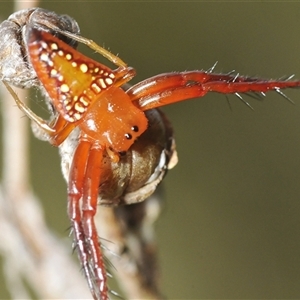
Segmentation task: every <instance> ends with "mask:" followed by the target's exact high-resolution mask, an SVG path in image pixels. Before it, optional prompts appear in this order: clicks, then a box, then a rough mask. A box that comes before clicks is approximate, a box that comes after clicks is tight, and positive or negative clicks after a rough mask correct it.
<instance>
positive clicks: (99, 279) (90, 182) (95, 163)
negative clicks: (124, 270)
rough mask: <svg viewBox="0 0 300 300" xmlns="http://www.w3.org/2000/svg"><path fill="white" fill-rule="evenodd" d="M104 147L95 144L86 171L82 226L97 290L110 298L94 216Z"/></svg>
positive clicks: (105, 297)
mask: <svg viewBox="0 0 300 300" xmlns="http://www.w3.org/2000/svg"><path fill="white" fill-rule="evenodd" d="M102 157H103V148H102V147H101V146H99V145H93V146H92V148H91V150H90V153H89V157H88V161H87V165H86V171H85V178H84V184H83V198H82V227H83V232H84V236H85V241H86V247H87V250H88V252H89V255H90V258H91V261H92V266H91V268H92V269H93V270H92V271H93V274H94V282H95V287H96V291H99V292H100V296H101V299H102V300H106V299H108V288H107V284H106V281H107V279H106V277H107V275H106V269H105V265H104V260H103V256H102V252H101V248H100V243H99V238H98V233H97V229H96V226H95V222H94V217H95V214H96V212H97V203H98V189H99V183H100V175H101V166H102Z"/></svg>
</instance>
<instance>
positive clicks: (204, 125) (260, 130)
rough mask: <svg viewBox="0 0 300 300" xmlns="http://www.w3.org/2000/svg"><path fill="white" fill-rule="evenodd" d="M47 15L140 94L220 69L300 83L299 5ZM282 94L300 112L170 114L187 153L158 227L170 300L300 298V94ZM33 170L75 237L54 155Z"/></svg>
mask: <svg viewBox="0 0 300 300" xmlns="http://www.w3.org/2000/svg"><path fill="white" fill-rule="evenodd" d="M40 6H41V7H43V8H47V9H49V10H53V11H56V12H57V13H67V14H69V15H71V16H72V17H74V18H75V19H76V20H77V21H78V23H79V25H80V27H81V31H82V35H83V36H86V37H90V38H92V39H94V40H95V41H96V42H98V43H99V44H100V45H104V46H105V47H106V48H108V49H110V50H111V51H112V52H113V53H118V54H119V55H120V57H121V58H122V59H123V60H125V61H126V62H128V64H129V65H130V66H133V67H135V68H136V70H137V73H138V76H137V77H136V78H135V79H134V80H133V82H138V81H140V80H142V79H144V78H147V77H150V76H153V75H156V74H159V73H163V72H170V71H184V70H194V69H208V68H210V67H211V66H212V65H213V64H214V63H215V62H216V61H218V65H217V67H216V69H215V71H216V72H225V73H226V72H228V71H231V70H233V69H235V70H236V71H237V72H239V73H240V74H244V75H252V76H256V75H257V76H261V77H266V78H278V77H281V76H284V75H291V74H296V77H297V78H300V59H299V53H300V42H299V41H298V35H297V30H298V29H297V28H300V3H275V2H272V3H263V2H261V3H245V2H244V3H221V2H214V3H204V2H203V3H200V2H179V3H178V2H177V3H176V2H143V1H139V2H134V1H130V2H129V1H116V2H115V1H109V2H102V1H64V2H58V1H42V2H41V4H40ZM0 8H1V18H2V19H5V18H7V17H8V15H9V14H10V13H11V12H12V3H10V2H3V1H2V2H1V3H0ZM299 40H300V38H299ZM80 49H82V51H83V52H84V53H86V54H88V55H90V56H91V55H92V54H91V51H89V50H88V49H87V48H85V47H81V48H80ZM285 92H286V94H287V95H288V96H289V97H291V98H292V99H293V100H294V102H295V105H291V104H290V103H289V102H288V101H286V100H285V99H284V98H282V97H280V96H279V95H278V94H277V93H275V92H273V93H269V94H268V96H267V98H266V99H264V100H263V101H257V100H255V99H252V98H249V97H246V98H245V99H246V100H247V101H248V102H249V103H250V104H251V105H252V106H253V107H254V111H252V110H250V109H249V108H247V107H246V106H245V105H244V104H243V103H242V102H241V101H239V100H238V99H237V98H236V97H235V96H229V101H230V104H231V109H230V107H229V105H228V103H227V101H226V98H225V96H223V95H219V94H211V95H208V96H205V97H204V98H202V99H196V100H191V101H187V102H185V103H179V104H176V105H171V106H169V107H166V108H164V111H165V112H166V113H167V115H168V116H169V118H170V120H171V121H172V123H173V125H174V129H175V133H176V138H177V139H176V140H177V147H178V153H179V164H178V165H177V167H176V168H175V169H174V170H172V171H170V172H169V174H168V176H167V177H166V178H165V180H164V189H165V208H164V212H163V214H162V216H161V217H160V219H159V221H158V222H157V239H158V243H159V246H160V248H159V254H160V262H161V272H162V286H163V291H164V293H165V295H166V296H167V297H168V298H169V299H246V298H247V299H250V298H252V299H262V298H273V299H274V298H276V299H279V298H286V299H292V298H293V299H297V298H298V299H299V298H300V238H299V237H300V201H299V196H300V184H299V182H300V118H299V117H300V90H290V91H285ZM12 105H14V103H12ZM4 113H5V112H4ZM31 166H32V171H33V172H32V183H33V186H34V190H35V192H36V193H37V194H38V196H39V197H40V198H41V199H42V200H43V202H44V203H43V205H44V207H45V211H46V214H47V220H48V223H49V225H50V226H51V227H52V228H53V229H54V230H55V231H56V232H57V233H58V234H59V235H61V236H66V235H67V233H66V228H67V227H68V226H69V222H68V219H67V216H66V185H65V182H64V180H63V178H62V176H61V175H60V161H59V157H58V153H57V149H55V148H53V147H51V146H50V145H48V144H47V143H43V142H40V141H37V140H36V139H34V138H32V145H31ZM5 297H6V294H5V291H4V289H3V288H0V298H5Z"/></svg>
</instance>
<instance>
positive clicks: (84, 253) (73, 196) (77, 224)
mask: <svg viewBox="0 0 300 300" xmlns="http://www.w3.org/2000/svg"><path fill="white" fill-rule="evenodd" d="M90 148H91V143H90V142H88V141H81V142H80V143H79V144H78V147H77V149H76V150H75V153H74V157H73V162H72V166H71V169H70V175H69V182H68V215H69V218H70V220H71V225H72V229H73V230H72V231H73V234H74V242H75V248H76V250H77V252H78V257H79V260H80V262H81V265H82V268H83V270H84V273H85V276H86V278H87V281H88V285H89V288H90V290H91V293H92V294H93V297H94V299H97V297H96V291H95V290H94V284H93V275H92V274H91V271H90V266H89V261H90V257H89V252H88V245H87V240H86V238H85V234H84V230H83V227H82V216H81V207H80V200H81V198H82V195H83V187H84V181H85V169H86V164H87V160H88V156H89V151H90Z"/></svg>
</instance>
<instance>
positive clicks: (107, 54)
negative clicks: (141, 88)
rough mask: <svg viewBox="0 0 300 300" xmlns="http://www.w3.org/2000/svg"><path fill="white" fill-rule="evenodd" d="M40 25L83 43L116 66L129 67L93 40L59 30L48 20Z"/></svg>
mask: <svg viewBox="0 0 300 300" xmlns="http://www.w3.org/2000/svg"><path fill="white" fill-rule="evenodd" d="M40 23H41V24H43V25H45V26H46V27H47V28H50V29H52V30H54V31H57V32H58V33H60V34H62V35H64V36H66V37H68V38H71V39H73V40H75V41H76V42H79V43H82V44H84V45H86V46H88V47H89V48H91V49H92V50H94V51H96V52H98V53H99V54H101V55H102V56H104V57H105V58H106V59H108V60H109V61H111V62H112V63H114V64H115V65H116V66H118V67H123V68H126V67H127V64H126V63H125V62H124V61H123V60H122V59H121V58H119V57H118V56H116V55H114V54H112V53H111V52H109V51H108V50H106V49H104V48H103V47H101V46H99V45H98V44H97V43H95V42H94V41H93V40H90V39H87V38H85V37H83V36H80V35H77V34H74V33H72V32H69V31H66V30H62V29H60V28H58V27H57V26H55V25H54V24H52V23H51V22H49V20H47V19H44V20H40Z"/></svg>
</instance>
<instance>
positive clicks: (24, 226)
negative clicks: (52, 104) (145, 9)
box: [0, 1, 161, 299]
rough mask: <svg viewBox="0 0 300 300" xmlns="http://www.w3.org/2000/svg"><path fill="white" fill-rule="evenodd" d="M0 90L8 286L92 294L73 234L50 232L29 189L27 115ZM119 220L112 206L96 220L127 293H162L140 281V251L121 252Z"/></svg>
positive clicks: (1, 248) (18, 291)
mask: <svg viewBox="0 0 300 300" xmlns="http://www.w3.org/2000/svg"><path fill="white" fill-rule="evenodd" d="M35 6H37V3H36V2H34V1H31V2H30V1H29V2H26V1H16V5H15V10H16V11H18V10H21V9H26V8H29V7H35ZM0 92H1V96H2V97H1V98H2V103H1V104H2V107H1V110H2V112H3V135H2V139H3V182H2V186H1V187H0V188H1V189H0V228H1V230H0V240H1V243H0V255H2V258H3V265H4V277H5V281H6V286H7V289H8V291H9V293H10V294H11V297H12V298H13V299H30V293H29V291H28V288H27V286H29V287H30V289H31V291H32V292H33V293H34V294H35V296H36V297H37V298H40V299H46V298H48V299H50V298H52V299H58V298H59V299H76V298H84V299H90V298H91V294H90V292H89V290H88V286H87V284H86V281H85V279H84V276H83V275H82V274H81V273H80V270H79V268H80V267H79V264H78V263H77V262H76V261H75V262H73V260H72V249H71V245H70V244H71V240H70V243H69V244H68V245H64V243H63V242H62V240H60V239H58V238H57V237H56V236H55V235H54V234H53V232H51V230H50V229H49V228H48V227H47V225H46V223H45V220H44V215H43V211H42V208H41V206H40V201H39V200H38V199H36V197H35V196H34V195H33V193H32V190H31V185H30V182H29V178H30V168H29V153H28V119H27V118H26V117H24V114H23V113H21V112H20V110H19V109H18V108H17V107H16V105H15V104H14V101H13V99H12V98H11V95H10V94H9V93H8V92H7V90H6V89H5V88H3V85H2V84H0ZM17 94H18V97H19V98H20V99H21V100H22V101H25V99H26V97H27V91H26V90H20V89H18V90H17ZM119 221H120V220H118V219H117V216H116V214H115V211H114V208H102V209H100V213H99V217H98V222H97V223H98V224H97V225H98V226H99V228H102V230H100V236H101V237H105V238H106V239H107V240H110V241H112V242H113V243H112V244H113V245H115V247H114V246H111V245H112V244H110V245H108V248H109V249H110V250H111V251H112V252H114V253H116V254H118V255H119V256H116V255H109V254H108V256H109V258H110V259H111V260H112V261H113V264H114V266H115V268H116V277H117V279H118V281H119V282H121V283H122V284H121V285H122V286H123V289H124V292H125V294H127V296H128V297H129V298H130V299H133V298H136V299H142V298H147V299H159V298H161V297H160V295H159V293H157V292H156V288H154V289H153V288H152V289H151V287H149V286H147V285H145V284H143V282H144V279H143V276H142V275H141V274H140V273H139V270H138V268H137V264H138V263H137V261H138V260H139V257H135V254H131V255H130V254H129V255H128V254H125V255H123V254H122V252H120V249H123V248H124V245H127V244H128V242H129V241H128V240H126V239H128V238H127V237H126V234H124V230H122V225H121V223H120V222H119ZM151 226H152V224H151ZM125 231H126V229H125ZM136 240H137V241H138V244H140V245H143V244H144V241H143V239H140V240H139V236H137V237H136ZM118 246H120V247H118ZM140 249H142V247H141V246H140ZM112 252H110V254H112ZM146 260H147V258H146ZM25 283H26V284H25Z"/></svg>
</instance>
